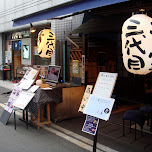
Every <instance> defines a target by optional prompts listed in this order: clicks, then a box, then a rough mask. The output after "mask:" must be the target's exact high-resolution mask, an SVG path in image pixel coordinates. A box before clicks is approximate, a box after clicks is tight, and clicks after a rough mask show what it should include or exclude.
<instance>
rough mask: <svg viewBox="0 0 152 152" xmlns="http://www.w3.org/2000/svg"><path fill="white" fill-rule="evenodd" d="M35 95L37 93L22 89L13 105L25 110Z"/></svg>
mask: <svg viewBox="0 0 152 152" xmlns="http://www.w3.org/2000/svg"><path fill="white" fill-rule="evenodd" d="M34 95H35V93H31V92H26V91H22V92H21V93H20V95H19V97H18V98H17V100H16V101H15V102H14V104H13V106H15V107H17V108H20V109H22V110H24V109H25V107H26V106H27V105H28V103H29V102H30V101H31V99H32V98H33V97H34Z"/></svg>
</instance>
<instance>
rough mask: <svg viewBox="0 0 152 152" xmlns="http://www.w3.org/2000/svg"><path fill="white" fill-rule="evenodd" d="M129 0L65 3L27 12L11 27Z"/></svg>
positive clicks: (94, 0) (92, 0)
mask: <svg viewBox="0 0 152 152" xmlns="http://www.w3.org/2000/svg"><path fill="white" fill-rule="evenodd" d="M125 1H129V0H83V1H78V2H75V3H71V4H67V5H64V6H60V7H56V8H53V9H50V10H46V11H43V12H37V13H34V14H29V15H27V16H24V17H21V18H17V19H14V20H13V21H14V22H13V27H16V26H21V25H25V24H29V23H33V22H38V21H42V20H47V19H50V18H54V17H58V16H61V15H66V14H70V13H77V12H83V11H85V10H90V9H93V8H98V7H102V6H106V5H112V4H116V3H120V2H125Z"/></svg>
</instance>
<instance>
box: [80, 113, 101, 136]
mask: <svg viewBox="0 0 152 152" xmlns="http://www.w3.org/2000/svg"><path fill="white" fill-rule="evenodd" d="M98 123H99V119H98V118H96V117H93V116H90V115H86V120H85V123H84V125H83V128H82V131H83V132H86V133H88V134H91V135H95V134H96V131H97V128H98Z"/></svg>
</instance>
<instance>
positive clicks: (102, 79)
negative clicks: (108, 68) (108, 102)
mask: <svg viewBox="0 0 152 152" xmlns="http://www.w3.org/2000/svg"><path fill="white" fill-rule="evenodd" d="M117 75H118V74H117V73H108V72H100V73H99V75H98V79H97V81H96V85H95V88H94V90H93V95H96V96H99V97H103V98H104V97H105V98H110V97H111V95H112V92H113V89H114V86H115V82H116V79H117Z"/></svg>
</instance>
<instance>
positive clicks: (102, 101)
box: [83, 95, 115, 121]
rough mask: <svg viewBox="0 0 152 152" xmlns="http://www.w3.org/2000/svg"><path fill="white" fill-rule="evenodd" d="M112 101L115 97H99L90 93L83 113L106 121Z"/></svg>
mask: <svg viewBox="0 0 152 152" xmlns="http://www.w3.org/2000/svg"><path fill="white" fill-rule="evenodd" d="M114 101H115V99H113V98H101V97H98V96H95V95H90V98H89V101H88V104H87V105H86V107H85V109H84V111H83V113H85V114H88V115H91V116H94V117H96V118H99V119H102V120H106V121H107V120H108V119H109V117H110V114H111V110H112V107H113V104H114Z"/></svg>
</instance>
